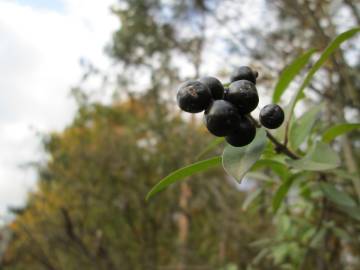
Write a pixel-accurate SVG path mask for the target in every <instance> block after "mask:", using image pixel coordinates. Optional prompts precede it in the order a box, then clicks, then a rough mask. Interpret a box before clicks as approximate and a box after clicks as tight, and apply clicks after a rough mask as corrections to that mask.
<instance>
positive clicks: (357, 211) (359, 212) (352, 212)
mask: <svg viewBox="0 0 360 270" xmlns="http://www.w3.org/2000/svg"><path fill="white" fill-rule="evenodd" d="M337 208H338V209H339V210H341V211H342V212H344V213H345V214H347V215H348V216H350V217H352V218H354V219H356V220H358V221H360V207H351V206H343V205H337Z"/></svg>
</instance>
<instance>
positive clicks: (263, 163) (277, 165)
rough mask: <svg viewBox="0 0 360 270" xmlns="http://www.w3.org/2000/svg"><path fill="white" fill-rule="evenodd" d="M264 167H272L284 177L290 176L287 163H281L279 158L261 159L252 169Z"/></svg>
mask: <svg viewBox="0 0 360 270" xmlns="http://www.w3.org/2000/svg"><path fill="white" fill-rule="evenodd" d="M263 167H267V168H270V169H271V170H273V171H274V172H275V173H276V174H277V175H279V176H280V177H281V178H282V179H284V178H287V176H288V174H289V173H288V168H287V165H285V164H284V163H281V162H279V161H277V160H273V159H260V160H258V161H257V162H256V163H255V164H254V166H253V167H252V170H257V169H260V168H263Z"/></svg>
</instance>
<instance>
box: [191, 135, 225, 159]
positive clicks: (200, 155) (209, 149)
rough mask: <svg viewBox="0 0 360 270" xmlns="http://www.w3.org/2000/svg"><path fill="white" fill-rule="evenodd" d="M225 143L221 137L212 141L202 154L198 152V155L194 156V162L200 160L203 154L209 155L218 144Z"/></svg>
mask: <svg viewBox="0 0 360 270" xmlns="http://www.w3.org/2000/svg"><path fill="white" fill-rule="evenodd" d="M224 141H225V138H223V137H219V138H216V139H214V140H212V141H211V142H210V143H209V144H208V145H207V146H206V147H205V148H204V150H203V151H202V152H200V154H198V155H197V156H196V158H195V159H196V160H198V159H200V158H201V157H203V156H204V155H205V154H207V153H209V152H210V151H211V150H213V149H214V148H215V147H216V146H218V145H219V144H221V143H223V142H224Z"/></svg>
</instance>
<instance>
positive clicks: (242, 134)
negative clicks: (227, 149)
mask: <svg viewBox="0 0 360 270" xmlns="http://www.w3.org/2000/svg"><path fill="white" fill-rule="evenodd" d="M255 135H256V127H255V125H254V124H253V123H252V122H251V121H250V120H249V119H248V118H247V117H246V116H241V118H240V120H239V121H238V123H237V124H236V126H235V129H234V130H233V131H232V132H231V133H230V134H229V135H228V136H226V137H225V140H226V141H227V142H228V144H230V145H232V146H235V147H240V146H245V145H248V144H249V143H251V142H252V141H253V140H254V138H255Z"/></svg>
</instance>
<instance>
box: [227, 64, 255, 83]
mask: <svg viewBox="0 0 360 270" xmlns="http://www.w3.org/2000/svg"><path fill="white" fill-rule="evenodd" d="M258 75H259V74H258V72H256V71H255V72H254V71H253V70H252V69H251V68H249V67H247V66H242V67H239V68H237V69H236V70H235V71H234V72H233V73H232V74H231V77H230V81H231V82H235V81H239V80H247V81H250V82H252V83H254V84H255V83H256V77H257V76H258Z"/></svg>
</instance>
